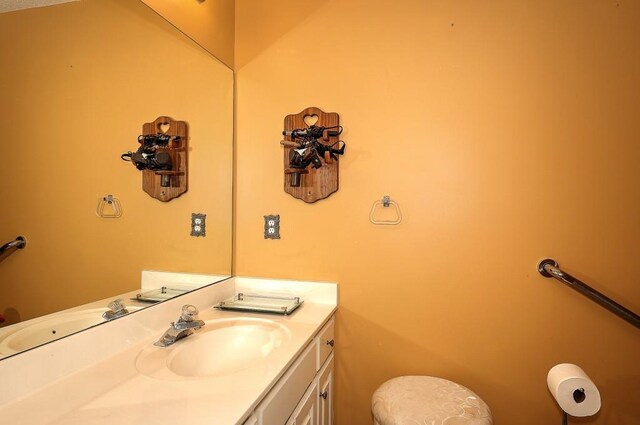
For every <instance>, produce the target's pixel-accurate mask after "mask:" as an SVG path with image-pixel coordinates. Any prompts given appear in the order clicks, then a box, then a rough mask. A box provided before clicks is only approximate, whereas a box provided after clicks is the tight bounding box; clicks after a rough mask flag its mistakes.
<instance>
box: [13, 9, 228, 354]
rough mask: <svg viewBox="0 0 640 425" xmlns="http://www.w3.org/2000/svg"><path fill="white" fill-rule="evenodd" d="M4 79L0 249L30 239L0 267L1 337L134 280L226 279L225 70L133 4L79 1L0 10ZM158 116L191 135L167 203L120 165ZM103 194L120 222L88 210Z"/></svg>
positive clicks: (135, 285)
mask: <svg viewBox="0 0 640 425" xmlns="http://www.w3.org/2000/svg"><path fill="white" fill-rule="evenodd" d="M0 75H1V78H0V93H2V101H1V102H0V116H1V117H2V118H1V120H2V124H1V125H0V128H1V130H0V139H1V145H2V161H1V162H2V166H0V202H1V205H2V212H1V220H0V245H1V244H4V243H5V242H9V241H11V240H13V239H14V238H15V237H16V236H18V235H22V236H24V237H26V239H27V246H26V248H25V249H23V250H20V251H17V252H15V253H14V254H12V255H11V256H9V257H7V258H6V259H5V260H4V261H2V262H1V263H0V315H2V318H1V319H0V320H4V322H3V323H0V326H2V327H3V328H2V329H4V328H7V327H8V326H12V325H15V324H19V323H23V322H24V321H27V320H34V319H35V318H38V317H41V316H43V315H49V314H52V313H54V312H56V311H60V310H65V309H69V308H72V307H74V306H78V305H85V304H87V303H91V302H95V301H97V300H104V299H109V298H110V297H115V296H118V295H120V294H125V293H128V292H130V291H136V290H138V289H139V288H140V281H141V272H142V270H160V271H168V272H178V273H183V272H184V273H200V274H210V275H216V276H220V277H221V278H224V277H226V276H229V275H230V274H231V238H232V226H231V221H232V166H233V165H232V152H233V142H232V138H233V134H232V133H233V72H232V70H231V69H229V68H228V67H227V66H225V65H223V64H222V62H220V61H219V60H217V59H216V58H215V57H213V56H211V55H210V54H209V53H208V52H207V51H206V50H204V49H203V48H201V47H200V46H198V45H197V44H195V43H194V42H193V41H192V40H191V39H190V38H188V37H187V36H185V35H184V34H182V33H181V32H180V31H178V30H177V29H176V28H174V27H173V26H172V25H171V24H169V23H168V22H167V21H165V20H164V19H163V18H162V17H161V16H159V15H158V14H156V13H155V12H154V11H153V10H152V9H150V8H149V7H148V6H146V5H145V4H144V3H143V2H142V1H140V0H81V1H73V2H68V3H63V4H58V5H53V6H48V7H39V8H32V9H25V10H17V11H12V12H7V13H0ZM160 116H169V117H171V118H173V119H175V120H180V121H186V122H187V124H188V128H189V140H188V146H189V147H188V163H189V184H188V191H187V192H186V193H185V194H183V195H182V196H180V197H178V198H176V199H173V200H171V201H169V202H161V201H159V200H156V199H154V198H152V197H150V196H149V195H147V194H146V193H145V192H144V191H143V190H142V177H141V172H140V171H138V170H137V169H136V168H135V167H134V166H133V165H132V164H131V163H128V162H124V161H122V160H121V158H120V155H121V154H122V153H125V152H127V151H135V150H136V149H137V148H138V146H139V145H138V136H139V135H140V134H141V132H142V125H143V124H144V123H147V122H153V121H154V120H155V119H156V118H158V117H160ZM107 195H113V196H114V197H116V198H117V199H118V200H119V202H120V205H121V208H122V216H121V217H119V218H101V217H99V216H98V215H97V214H96V209H97V206H98V203H99V202H100V200H101V199H102V198H103V197H105V196H107ZM192 213H197V214H206V236H205V237H194V236H191V214H192ZM125 301H126V300H125ZM2 329H0V331H1V330H2ZM0 357H2V356H0Z"/></svg>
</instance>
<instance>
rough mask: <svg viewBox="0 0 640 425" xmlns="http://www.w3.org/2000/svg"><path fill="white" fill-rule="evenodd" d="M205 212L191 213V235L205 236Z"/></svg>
mask: <svg viewBox="0 0 640 425" xmlns="http://www.w3.org/2000/svg"><path fill="white" fill-rule="evenodd" d="M206 218H207V215H206V214H195V213H192V214H191V236H206V229H205V225H206Z"/></svg>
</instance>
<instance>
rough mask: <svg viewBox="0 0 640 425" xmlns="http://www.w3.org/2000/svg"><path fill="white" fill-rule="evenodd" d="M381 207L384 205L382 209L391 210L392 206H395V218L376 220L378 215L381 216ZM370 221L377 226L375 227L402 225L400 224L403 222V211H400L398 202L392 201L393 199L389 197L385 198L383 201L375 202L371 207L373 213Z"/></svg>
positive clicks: (370, 214) (370, 215)
mask: <svg viewBox="0 0 640 425" xmlns="http://www.w3.org/2000/svg"><path fill="white" fill-rule="evenodd" d="M380 205H382V209H385V208H389V207H390V206H393V208H394V210H395V217H391V218H376V215H377V214H381V213H380V212H379V210H380V208H378V207H379V206H380ZM369 221H370V222H371V223H373V224H375V225H392V226H395V225H397V224H400V222H401V221H402V211H400V205H398V203H397V202H395V201H392V200H391V197H389V195H385V196H383V197H382V199H381V200H379V201H375V202H374V203H373V206H372V207H371V212H370V213H369Z"/></svg>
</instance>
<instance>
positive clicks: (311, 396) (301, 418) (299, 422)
mask: <svg viewBox="0 0 640 425" xmlns="http://www.w3.org/2000/svg"><path fill="white" fill-rule="evenodd" d="M318 404H319V403H318V384H317V381H314V382H313V384H311V386H310V387H309V389H308V390H307V392H306V393H305V394H304V397H302V400H300V404H299V405H298V408H297V409H296V410H295V411H294V412H293V415H291V418H289V421H288V422H287V425H317V424H318Z"/></svg>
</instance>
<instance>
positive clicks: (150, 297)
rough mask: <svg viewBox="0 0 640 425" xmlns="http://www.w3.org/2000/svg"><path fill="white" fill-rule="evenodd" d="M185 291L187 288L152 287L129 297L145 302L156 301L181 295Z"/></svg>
mask: <svg viewBox="0 0 640 425" xmlns="http://www.w3.org/2000/svg"><path fill="white" fill-rule="evenodd" d="M187 291H188V289H174V288H168V287H166V286H163V287H162V288H158V289H152V290H150V291H146V292H141V293H139V294H136V297H135V298H131V299H132V300H134V301H142V302H145V303H158V302H160V301H164V300H168V299H169V298H173V297H175V296H177V295H182V294H184V293H185V292H187Z"/></svg>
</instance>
